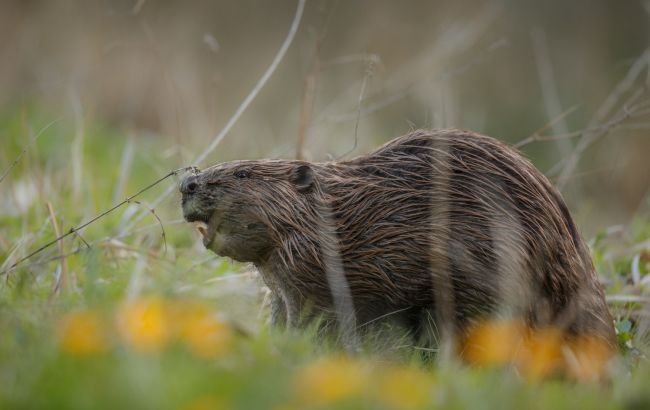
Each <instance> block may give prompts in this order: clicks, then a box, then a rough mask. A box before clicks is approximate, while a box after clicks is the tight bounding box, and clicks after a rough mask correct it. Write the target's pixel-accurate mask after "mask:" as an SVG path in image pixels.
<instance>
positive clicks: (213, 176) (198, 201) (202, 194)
mask: <svg viewBox="0 0 650 410" xmlns="http://www.w3.org/2000/svg"><path fill="white" fill-rule="evenodd" d="M313 184H314V177H313V171H312V168H311V166H310V165H309V164H308V163H305V162H299V161H276V160H260V161H233V162H227V163H223V164H219V165H215V166H213V167H210V168H208V169H206V170H204V171H202V172H199V173H196V174H192V175H189V176H187V177H185V178H184V179H183V180H182V181H181V184H180V191H181V193H182V196H183V199H182V206H183V216H184V217H185V219H186V220H187V221H188V222H195V223H196V224H197V228H198V229H199V231H200V232H201V234H202V235H203V244H204V245H205V247H206V248H208V249H210V250H212V251H213V252H215V253H216V254H218V255H221V256H229V257H231V258H233V259H235V260H238V261H242V262H262V261H263V260H264V259H265V258H266V256H268V254H269V252H270V251H272V250H273V248H274V246H275V245H274V244H276V243H277V241H278V238H279V233H280V232H279V230H282V229H283V228H282V226H283V225H287V224H289V225H291V223H292V221H293V220H294V219H295V218H299V214H300V213H301V212H300V211H301V208H304V202H305V196H306V195H308V194H309V193H310V192H311V190H312V186H313Z"/></svg>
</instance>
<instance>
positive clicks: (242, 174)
mask: <svg viewBox="0 0 650 410" xmlns="http://www.w3.org/2000/svg"><path fill="white" fill-rule="evenodd" d="M250 176H251V174H250V172H248V171H246V170H245V169H240V170H239V171H235V177H237V178H248V177H250Z"/></svg>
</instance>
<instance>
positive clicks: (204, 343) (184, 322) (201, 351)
mask: <svg viewBox="0 0 650 410" xmlns="http://www.w3.org/2000/svg"><path fill="white" fill-rule="evenodd" d="M182 312H183V317H182V318H180V320H181V321H180V323H181V326H180V329H179V332H180V334H179V336H180V338H181V340H182V341H183V342H185V343H186V344H187V346H188V347H189V348H190V350H191V351H192V352H193V353H194V354H196V355H197V356H200V357H204V358H215V357H220V356H223V354H224V353H226V352H227V351H228V350H229V348H230V345H231V342H232V338H233V334H232V330H231V328H230V327H229V326H228V325H227V324H226V323H224V322H222V321H221V320H219V319H218V318H216V317H215V316H214V313H213V312H211V311H210V310H209V309H208V308H207V307H206V306H203V305H193V306H191V307H189V308H188V309H187V310H182Z"/></svg>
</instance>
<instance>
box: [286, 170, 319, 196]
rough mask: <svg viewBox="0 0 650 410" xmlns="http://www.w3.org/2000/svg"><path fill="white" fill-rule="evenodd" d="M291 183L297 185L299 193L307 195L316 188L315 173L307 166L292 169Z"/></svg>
mask: <svg viewBox="0 0 650 410" xmlns="http://www.w3.org/2000/svg"><path fill="white" fill-rule="evenodd" d="M289 181H291V183H292V184H293V185H295V187H296V189H297V190H298V192H302V193H303V194H304V193H307V192H309V191H311V189H312V187H313V186H314V171H313V170H312V169H311V167H310V166H309V165H307V164H301V165H296V166H295V167H293V169H291V174H290V175H289Z"/></svg>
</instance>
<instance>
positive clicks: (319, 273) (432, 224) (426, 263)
mask: <svg viewBox="0 0 650 410" xmlns="http://www.w3.org/2000/svg"><path fill="white" fill-rule="evenodd" d="M237 171H243V173H242V172H240V173H239V174H237ZM236 174H237V175H239V176H235V175H236ZM190 180H191V181H192V182H194V183H195V184H197V185H196V190H195V191H194V192H192V193H191V194H187V195H186V194H184V195H183V202H184V204H183V206H184V213H185V216H186V218H187V219H188V220H203V221H206V222H210V217H211V216H212V215H218V217H217V218H216V220H217V222H214V221H215V220H214V219H213V220H212V223H213V228H214V229H215V230H217V231H218V232H219V235H220V238H221V240H220V241H219V243H217V244H214V243H213V244H212V246H211V249H212V250H213V251H215V252H216V253H218V254H220V255H224V256H230V257H232V258H234V259H237V260H241V261H248V262H253V263H254V264H255V265H256V266H257V267H258V269H259V271H260V273H261V276H262V278H263V279H264V281H265V283H266V284H267V285H268V287H269V288H270V289H271V292H272V298H273V303H272V320H273V322H274V323H278V324H279V323H287V324H288V325H289V326H294V327H296V326H301V325H302V324H304V323H305V322H308V321H309V320H311V318H313V317H314V316H317V315H318V316H321V317H325V318H335V317H336V306H335V305H336V303H335V302H336V296H337V292H340V291H341V290H336V289H335V290H334V292H333V291H332V289H331V286H330V285H331V281H330V282H328V278H329V277H331V275H332V272H330V271H328V269H330V270H331V269H332V268H331V266H335V267H336V269H334V270H337V269H338V271H340V274H344V275H345V279H346V280H347V285H348V287H349V293H350V294H351V297H352V305H353V311H354V318H353V319H354V321H353V323H355V324H356V327H357V328H360V327H362V326H361V325H363V324H364V323H368V322H371V321H373V320H375V319H377V318H380V317H391V318H392V319H393V320H397V321H398V322H399V323H401V324H402V325H404V326H406V328H407V329H410V330H411V331H412V332H413V333H415V334H417V333H422V332H423V328H424V327H426V324H427V323H429V320H428V319H430V317H433V318H434V322H435V323H437V326H436V327H439V328H448V329H451V330H450V331H452V332H462V331H463V330H465V329H466V328H467V326H468V325H470V324H471V323H472V322H473V321H475V320H477V319H480V318H484V317H486V315H490V314H500V315H508V316H513V315H514V316H518V317H522V318H524V319H525V320H526V321H527V323H529V324H530V325H531V326H544V325H551V324H552V325H554V326H560V327H562V328H564V329H566V330H567V333H568V334H572V335H575V334H590V335H595V336H598V337H600V338H602V339H603V340H605V341H606V342H607V343H610V344H612V345H613V344H614V343H615V336H614V330H613V325H612V319H611V317H610V313H609V312H608V309H607V306H606V304H605V300H604V295H603V291H602V288H601V286H600V284H599V282H598V278H597V275H596V273H595V271H594V268H593V265H592V262H591V259H590V256H589V253H588V249H587V247H586V245H585V243H584V241H583V240H582V239H581V237H580V234H579V232H578V231H577V229H576V227H575V225H574V223H573V221H572V218H571V216H570V214H569V212H568V210H567V207H566V205H565V204H564V202H563V200H562V198H561V196H560V194H559V193H558V192H557V190H556V189H555V188H554V187H553V186H552V185H551V184H550V183H549V181H548V180H547V179H546V177H544V176H543V175H542V174H541V173H540V172H539V171H537V170H536V169H535V168H534V167H533V166H532V165H531V164H530V163H529V162H528V161H527V160H525V159H523V158H522V156H521V155H520V154H519V153H517V152H516V151H514V150H513V149H511V148H509V147H508V146H506V145H505V144H503V143H501V142H499V141H497V140H495V139H493V138H490V137H485V136H481V135H477V134H475V133H471V132H467V131H460V130H436V131H415V132H412V133H410V134H408V135H405V136H402V137H399V138H397V139H395V140H393V141H391V142H389V143H387V144H386V145H384V146H382V147H380V148H379V149H377V150H376V151H374V152H372V153H370V154H368V155H365V156H361V157H358V158H355V159H352V160H348V161H334V162H324V163H309V162H303V161H290V160H287V161H284V160H281V161H278V160H259V161H234V162H229V163H224V164H219V165H216V166H214V167H212V168H208V169H206V170H204V171H203V172H201V173H200V174H198V175H195V176H190V177H188V179H187V180H185V181H183V184H186V185H187V183H188V181H190ZM182 186H183V185H182ZM182 190H183V189H182ZM184 192H185V191H184ZM217 225H218V226H217ZM336 273H337V272H334V274H336ZM328 275H330V276H328ZM344 290H345V289H343V291H344ZM333 293H334V295H333ZM339 296H340V295H339ZM343 296H345V295H343ZM424 318H426V319H424ZM339 319H340V318H339Z"/></svg>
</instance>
